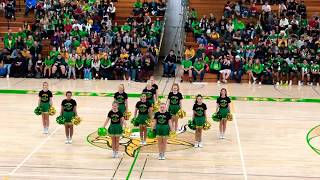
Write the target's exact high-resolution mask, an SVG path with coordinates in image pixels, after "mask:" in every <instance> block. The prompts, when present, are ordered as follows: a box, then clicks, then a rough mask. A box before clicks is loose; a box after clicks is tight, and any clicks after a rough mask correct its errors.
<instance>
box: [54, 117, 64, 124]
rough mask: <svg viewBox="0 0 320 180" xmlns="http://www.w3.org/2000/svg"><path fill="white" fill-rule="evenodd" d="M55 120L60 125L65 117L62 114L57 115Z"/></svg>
mask: <svg viewBox="0 0 320 180" xmlns="http://www.w3.org/2000/svg"><path fill="white" fill-rule="evenodd" d="M56 121H57V123H58V124H60V125H62V124H64V123H65V121H66V118H65V117H63V116H58V117H57V118H56Z"/></svg>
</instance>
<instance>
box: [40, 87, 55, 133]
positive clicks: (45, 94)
mask: <svg viewBox="0 0 320 180" xmlns="http://www.w3.org/2000/svg"><path fill="white" fill-rule="evenodd" d="M48 86H49V84H48V83H47V82H43V84H42V90H41V91H40V92H39V101H38V106H39V107H40V108H41V111H42V125H43V134H48V133H49V109H50V107H51V106H52V93H51V91H50V90H49V89H48Z"/></svg>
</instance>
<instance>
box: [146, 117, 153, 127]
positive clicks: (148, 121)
mask: <svg viewBox="0 0 320 180" xmlns="http://www.w3.org/2000/svg"><path fill="white" fill-rule="evenodd" d="M151 123H152V122H151V119H150V118H149V119H148V120H147V121H146V124H147V127H151Z"/></svg>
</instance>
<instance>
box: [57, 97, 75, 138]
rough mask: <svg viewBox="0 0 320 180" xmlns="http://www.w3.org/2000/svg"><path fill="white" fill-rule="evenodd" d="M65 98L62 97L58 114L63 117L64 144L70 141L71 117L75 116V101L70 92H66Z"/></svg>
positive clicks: (71, 131)
mask: <svg viewBox="0 0 320 180" xmlns="http://www.w3.org/2000/svg"><path fill="white" fill-rule="evenodd" d="M66 97H67V98H66V99H64V100H63V101H62V103H61V112H60V116H63V117H64V118H65V123H64V127H65V133H66V138H67V139H66V141H65V143H66V144H71V143H72V135H73V124H72V122H71V120H72V118H73V117H75V116H77V102H76V101H75V100H74V99H72V98H71V97H72V92H71V91H67V92H66Z"/></svg>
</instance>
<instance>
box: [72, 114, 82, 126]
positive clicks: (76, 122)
mask: <svg viewBox="0 0 320 180" xmlns="http://www.w3.org/2000/svg"><path fill="white" fill-rule="evenodd" d="M71 122H72V124H73V125H76V126H78V125H79V124H80V123H81V118H80V117H79V116H75V117H73V118H72V119H71Z"/></svg>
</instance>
